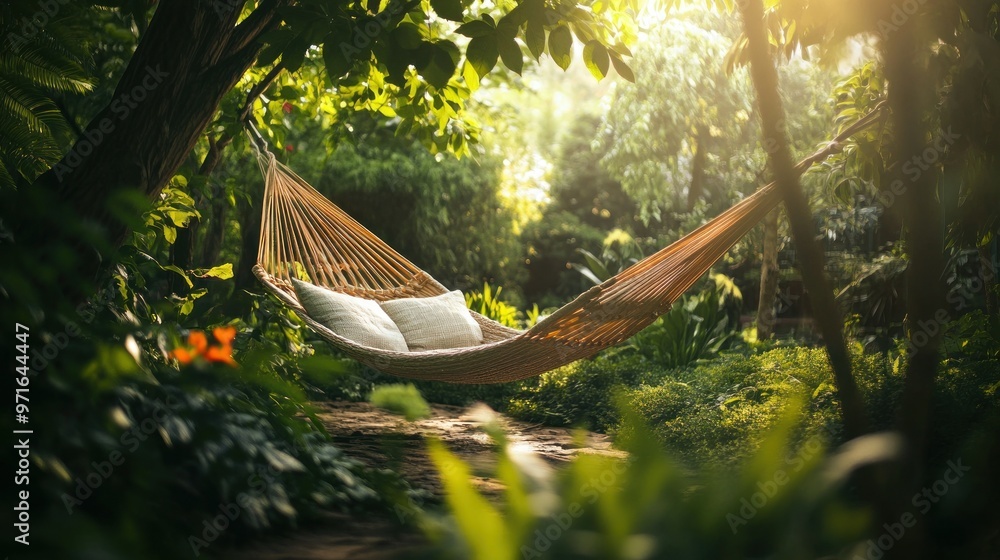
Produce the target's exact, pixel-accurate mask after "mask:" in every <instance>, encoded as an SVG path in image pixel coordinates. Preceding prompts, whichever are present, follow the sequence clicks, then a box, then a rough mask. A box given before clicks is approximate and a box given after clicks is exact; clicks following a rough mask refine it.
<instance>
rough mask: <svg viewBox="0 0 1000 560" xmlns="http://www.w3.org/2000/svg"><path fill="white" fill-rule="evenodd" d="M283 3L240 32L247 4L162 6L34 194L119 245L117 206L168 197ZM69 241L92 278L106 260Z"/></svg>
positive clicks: (172, 1) (121, 228)
mask: <svg viewBox="0 0 1000 560" xmlns="http://www.w3.org/2000/svg"><path fill="white" fill-rule="evenodd" d="M283 2H284V0H263V1H262V2H261V3H260V5H259V6H258V7H257V9H256V10H255V11H254V12H253V13H252V14H250V15H249V16H247V18H245V19H244V20H243V21H242V22H239V24H237V21H238V18H239V15H240V13H241V10H242V4H243V2H242V1H241V2H233V3H220V2H211V1H207V0H202V1H198V2H189V1H184V0H162V1H161V2H160V3H159V5H158V6H157V9H156V13H155V14H154V15H153V18H152V20H151V21H150V24H149V27H148V29H147V30H146V33H145V34H144V35H143V37H142V40H141V41H140V43H139V45H138V47H137V48H136V51H135V53H134V54H133V55H132V58H131V60H130V61H129V64H128V67H127V68H126V69H125V72H124V74H123V76H122V78H121V80H120V81H119V83H118V85H117V87H116V89H115V94H114V97H113V99H112V101H111V102H110V103H109V104H108V105H107V106H106V107H105V108H104V109H103V110H102V111H101V112H100V113H99V114H98V115H97V117H96V118H94V120H93V121H92V122H91V123H90V124H89V125H88V126H87V128H86V129H85V131H84V134H83V136H81V138H80V139H79V140H78V141H77V142H76V144H75V145H74V146H73V148H72V149H71V150H70V152H69V153H68V154H67V155H66V156H65V157H64V158H63V160H62V161H60V162H59V163H58V164H56V165H55V166H54V167H53V168H52V169H51V170H50V171H48V172H47V173H45V174H44V175H42V176H41V177H39V179H38V180H37V181H36V184H35V185H34V188H37V189H46V190H48V191H50V192H52V193H54V195H55V200H57V201H58V202H60V203H62V204H64V205H66V206H68V207H71V208H72V210H73V213H74V214H75V215H76V216H78V217H79V218H80V220H81V221H82V222H85V223H90V224H92V225H94V226H97V227H98V229H99V230H100V231H101V232H102V233H103V235H104V237H105V238H106V239H107V241H108V244H109V245H110V246H112V247H117V246H118V245H120V244H121V243H122V242H123V241H124V239H125V236H126V233H127V231H128V224H127V222H126V221H124V220H122V219H121V217H120V216H119V215H116V214H115V212H114V210H113V208H112V205H111V204H109V203H111V202H112V201H114V200H115V197H116V195H117V194H118V193H121V192H139V193H141V194H142V195H144V196H145V197H147V198H154V197H156V196H157V195H158V194H159V193H160V191H161V190H162V189H163V187H164V186H165V185H166V184H167V182H168V181H169V180H170V178H171V177H172V176H173V175H174V173H175V172H176V171H177V169H178V168H179V167H180V165H181V164H182V163H183V161H184V159H185V158H186V157H187V156H188V154H189V153H190V152H191V149H192V148H193V147H194V145H195V143H196V142H197V141H198V138H199V136H200V135H201V133H202V132H203V131H204V129H205V127H206V126H208V124H209V122H210V121H211V119H212V117H213V116H214V115H215V113H216V110H217V108H218V106H219V102H220V101H221V100H222V98H223V96H224V95H225V94H226V93H227V92H229V91H230V90H231V89H232V88H233V87H234V86H235V85H236V83H237V81H238V80H239V79H240V77H242V76H243V74H244V73H245V72H246V71H247V69H248V68H249V67H250V65H251V64H252V63H253V61H254V59H255V58H256V56H257V52H258V50H259V48H260V44H259V43H258V42H257V41H256V39H257V37H259V36H260V34H261V33H262V32H264V31H266V30H267V29H269V28H270V27H272V26H273V25H275V24H276V23H277V19H276V10H275V8H276V7H277V5H278V4H279V3H283ZM26 190H28V189H26ZM40 233H41V232H38V231H34V232H29V235H28V236H30V237H37V236H38V235H39V234H40ZM67 241H68V242H70V244H71V245H75V246H76V247H77V248H78V249H82V250H81V251H80V254H81V255H82V257H81V259H80V262H79V265H78V269H79V270H78V271H77V272H78V273H79V274H83V275H84V277H90V276H92V275H93V273H94V272H95V271H96V270H97V268H98V266H99V263H100V256H99V254H98V253H97V252H95V251H93V250H91V249H92V248H91V247H86V246H82V247H81V246H80V245H81V243H82V242H80V241H78V240H77V241H73V240H67Z"/></svg>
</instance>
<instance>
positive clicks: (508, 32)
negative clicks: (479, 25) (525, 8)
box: [497, 9, 524, 41]
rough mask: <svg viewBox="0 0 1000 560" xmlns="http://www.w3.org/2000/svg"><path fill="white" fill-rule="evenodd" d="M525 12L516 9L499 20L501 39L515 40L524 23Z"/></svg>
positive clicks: (498, 32) (498, 31)
mask: <svg viewBox="0 0 1000 560" xmlns="http://www.w3.org/2000/svg"><path fill="white" fill-rule="evenodd" d="M523 14H524V12H517V9H515V10H514V11H512V12H511V13H509V14H507V15H506V16H504V17H502V18H501V19H500V21H499V22H497V36H498V37H499V38H500V40H501V41H507V40H513V39H514V37H517V31H518V30H519V29H520V28H521V24H522V23H524V18H523V17H522V15H523Z"/></svg>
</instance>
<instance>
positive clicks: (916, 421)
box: [885, 21, 947, 559]
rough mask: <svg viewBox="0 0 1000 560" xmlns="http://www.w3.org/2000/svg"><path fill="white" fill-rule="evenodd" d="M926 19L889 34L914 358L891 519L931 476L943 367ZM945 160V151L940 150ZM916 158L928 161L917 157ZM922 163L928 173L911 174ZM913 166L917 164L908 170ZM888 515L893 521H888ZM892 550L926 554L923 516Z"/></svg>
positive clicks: (940, 248) (940, 226) (940, 238)
mask: <svg viewBox="0 0 1000 560" xmlns="http://www.w3.org/2000/svg"><path fill="white" fill-rule="evenodd" d="M921 28H922V25H921V22H919V21H912V22H910V23H908V24H907V25H904V26H902V27H900V28H899V30H898V31H896V32H895V33H893V34H892V35H891V36H890V37H889V39H888V40H887V41H886V45H885V74H886V81H887V82H888V87H889V91H888V101H889V104H890V106H891V108H892V118H893V129H894V137H895V143H896V145H895V146H894V149H893V152H894V153H895V154H897V157H898V158H899V161H901V162H907V163H908V164H910V165H902V166H900V170H899V171H898V175H897V177H896V178H895V181H896V184H902V185H903V189H902V190H903V194H902V195H901V196H900V198H899V202H900V208H901V210H902V215H903V223H904V235H905V240H906V249H907V252H908V254H909V264H908V266H907V270H906V284H907V287H906V309H907V323H908V325H909V328H908V331H909V332H908V335H909V339H910V344H909V350H910V352H909V354H910V355H909V359H908V360H907V365H906V379H905V381H904V386H903V404H902V411H901V418H900V428H901V430H902V432H903V436H904V437H905V438H906V443H907V447H906V450H907V455H908V456H907V457H906V458H905V460H904V461H902V462H901V463H900V469H901V473H900V474H901V476H899V478H898V479H899V481H900V483H899V484H898V485H897V492H896V496H895V498H896V502H895V504H894V505H895V511H890V512H888V515H889V516H890V517H889V519H898V518H897V517H896V515H897V514H899V513H901V512H904V511H907V508H909V507H910V504H909V503H908V497H911V496H912V495H913V493H914V492H915V491H919V489H920V487H921V485H922V482H923V478H924V462H925V460H926V453H927V435H928V428H929V426H930V422H931V413H932V408H931V397H932V394H933V390H934V379H935V376H936V374H937V369H938V361H939V359H940V357H939V354H938V346H939V343H940V335H941V332H942V331H943V330H944V329H943V327H944V325H943V324H942V323H943V320H942V316H941V315H942V314H943V315H944V316H945V317H947V312H946V310H945V307H944V303H945V302H944V281H943V271H944V220H943V216H942V212H941V206H940V204H939V203H938V200H937V194H938V193H937V186H938V181H937V178H938V175H939V173H938V169H937V168H936V167H935V166H933V165H932V166H927V165H926V164H923V163H922V162H923V161H924V156H923V154H924V151H925V148H926V145H925V141H926V139H927V138H929V137H930V134H929V133H930V130H929V126H928V125H927V118H928V116H929V115H930V113H931V112H932V110H933V103H932V97H931V95H932V93H933V92H932V91H931V90H930V88H929V87H927V86H926V84H932V83H933V81H932V78H931V77H930V75H929V74H928V72H927V68H926V64H927V58H928V57H929V56H930V48H929V47H930V45H929V44H921V42H920V41H919V40H918V39H917V37H916V35H915V33H917V31H918V30H919V29H921ZM937 156H938V159H944V156H945V154H937ZM916 162H921V163H920V164H916ZM915 168H919V169H921V170H922V172H918V173H916V174H914V173H912V169H915ZM908 170H910V171H909V172H908ZM889 519H887V520H886V521H888V520H889ZM899 544H901V546H898V547H895V548H894V549H893V550H892V551H891V552H892V554H891V556H892V557H894V558H907V559H910V558H914V559H916V558H924V557H926V556H927V550H926V547H925V546H924V530H923V527H922V526H921V525H920V524H919V523H918V524H917V526H916V527H914V528H913V529H912V530H911V531H910V532H909V533H907V535H906V539H903V540H901V541H900V543H899Z"/></svg>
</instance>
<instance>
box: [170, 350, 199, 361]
mask: <svg viewBox="0 0 1000 560" xmlns="http://www.w3.org/2000/svg"><path fill="white" fill-rule="evenodd" d="M170 357H171V358H173V359H175V360H177V361H178V362H180V363H181V364H183V365H188V364H190V363H191V360H193V359H194V356H193V355H192V354H191V352H189V351H188V349H187V348H184V347H180V348H174V349H173V351H171V352H170Z"/></svg>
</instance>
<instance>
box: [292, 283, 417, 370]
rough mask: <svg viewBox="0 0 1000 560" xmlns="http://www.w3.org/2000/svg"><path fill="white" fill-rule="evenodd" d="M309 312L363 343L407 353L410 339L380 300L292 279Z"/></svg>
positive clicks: (353, 340) (297, 294)
mask: <svg viewBox="0 0 1000 560" xmlns="http://www.w3.org/2000/svg"><path fill="white" fill-rule="evenodd" d="M292 285H293V286H295V295H296V296H298V298H299V303H301V304H302V307H304V308H305V310H306V313H308V314H309V316H310V317H312V318H313V319H315V320H316V322H318V323H320V324H322V325H324V326H326V327H327V328H328V329H330V330H331V331H333V332H335V333H337V334H338V335H340V336H342V337H344V338H346V339H347V340H350V341H351V342H355V343H357V344H360V345H362V346H369V347H371V348H379V349H382V350H394V351H396V352H406V340H405V339H404V338H403V335H402V333H400V332H399V329H398V328H396V325H395V324H394V323H393V322H392V319H390V318H389V316H388V315H386V313H385V311H382V308H381V307H379V305H378V303H376V302H374V301H372V300H368V299H362V298H357V297H354V296H349V295H347V294H342V293H339V292H335V291H333V290H328V289H326V288H320V287H318V286H314V285H312V284H309V283H306V282H302V281H301V280H298V279H295V278H292Z"/></svg>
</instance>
